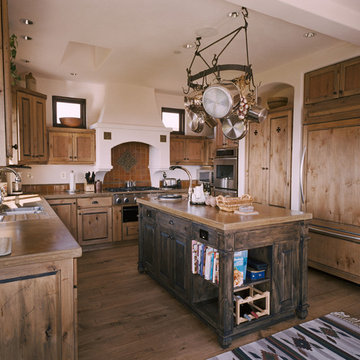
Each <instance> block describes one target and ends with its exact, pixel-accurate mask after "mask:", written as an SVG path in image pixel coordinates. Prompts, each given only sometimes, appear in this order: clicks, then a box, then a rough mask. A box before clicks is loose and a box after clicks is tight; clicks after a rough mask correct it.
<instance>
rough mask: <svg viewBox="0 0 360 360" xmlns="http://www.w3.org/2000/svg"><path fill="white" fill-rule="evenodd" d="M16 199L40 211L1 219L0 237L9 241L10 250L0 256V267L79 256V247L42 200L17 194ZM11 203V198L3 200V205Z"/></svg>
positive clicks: (38, 197) (41, 198)
mask: <svg viewBox="0 0 360 360" xmlns="http://www.w3.org/2000/svg"><path fill="white" fill-rule="evenodd" d="M19 200H20V203H21V202H22V201H26V202H29V203H30V204H33V205H40V206H41V207H42V208H43V211H42V212H41V213H39V214H26V215H16V216H5V217H4V218H3V219H2V221H1V222H0V234H1V235H0V236H1V237H9V238H11V241H12V251H11V254H9V255H5V256H0V268H5V267H8V266H16V265H24V264H30V263H37V262H42V261H56V260H62V259H67V258H76V257H80V256H81V253H82V251H81V247H80V246H79V244H78V243H77V242H76V240H75V239H74V238H73V236H72V235H71V234H70V232H69V230H68V229H67V228H66V227H65V225H64V224H63V223H62V221H61V220H60V219H59V218H58V217H57V215H56V214H55V212H54V211H53V209H52V208H51V206H50V205H49V204H48V203H47V201H45V200H44V198H43V197H41V196H39V195H20V196H19ZM12 202H14V197H8V198H5V201H4V203H5V204H10V205H11V204H12Z"/></svg>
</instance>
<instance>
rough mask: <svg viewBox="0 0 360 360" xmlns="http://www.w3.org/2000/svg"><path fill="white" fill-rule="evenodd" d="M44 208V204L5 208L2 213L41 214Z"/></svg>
mask: <svg viewBox="0 0 360 360" xmlns="http://www.w3.org/2000/svg"><path fill="white" fill-rule="evenodd" d="M43 211H44V209H43V207H42V206H21V207H17V208H12V209H10V208H9V209H3V210H2V211H1V212H0V215H6V216H9V215H25V214H39V213H41V212H43Z"/></svg>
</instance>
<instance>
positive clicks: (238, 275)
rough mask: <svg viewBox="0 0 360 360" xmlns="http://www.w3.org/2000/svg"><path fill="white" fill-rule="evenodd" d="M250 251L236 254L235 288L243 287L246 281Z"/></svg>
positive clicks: (236, 252)
mask: <svg viewBox="0 0 360 360" xmlns="http://www.w3.org/2000/svg"><path fill="white" fill-rule="evenodd" d="M247 258H248V251H247V250H242V251H235V252H234V287H238V286H241V285H242V284H243V283H244V281H245V279H246V265H247Z"/></svg>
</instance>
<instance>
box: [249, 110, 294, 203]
mask: <svg viewBox="0 0 360 360" xmlns="http://www.w3.org/2000/svg"><path fill="white" fill-rule="evenodd" d="M291 156H292V109H289V108H288V109H283V110H276V111H275V110H273V111H271V112H269V115H268V118H267V119H266V120H265V121H263V122H262V123H260V124H258V123H250V127H249V134H248V135H247V137H246V189H247V190H246V192H247V193H248V194H250V195H251V196H253V198H254V200H255V201H256V202H258V203H261V204H268V205H274V206H280V207H284V208H290V200H291V199H290V190H291V186H290V185H291Z"/></svg>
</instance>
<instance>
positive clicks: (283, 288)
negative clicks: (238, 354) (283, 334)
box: [138, 198, 311, 347]
mask: <svg viewBox="0 0 360 360" xmlns="http://www.w3.org/2000/svg"><path fill="white" fill-rule="evenodd" d="M138 202H139V203H140V237H139V262H138V270H139V271H140V272H144V271H146V272H147V273H148V274H149V275H150V276H152V277H153V278H154V279H155V280H157V281H158V282H159V283H160V284H161V285H162V286H164V287H165V288H166V289H167V290H168V291H169V292H170V293H172V294H173V295H175V296H176V297H177V298H179V299H180V300H181V301H183V302H185V303H186V304H187V305H188V306H189V307H190V309H191V310H192V311H194V312H195V313H196V314H197V315H198V316H199V317H200V318H201V319H202V320H203V321H204V322H205V323H206V324H208V325H209V326H210V327H211V328H213V329H215V331H216V333H217V335H218V338H219V342H220V344H221V345H222V346H224V347H227V346H228V345H230V344H231V341H232V339H233V338H234V337H236V336H241V335H244V334H246V333H248V332H250V331H255V330H259V329H262V328H264V327H266V326H270V325H272V324H274V323H276V322H278V321H281V320H283V319H288V318H289V317H291V316H294V315H295V313H296V314H297V315H298V316H299V317H301V318H305V317H306V315H307V307H308V304H307V263H306V259H307V242H308V227H307V220H309V219H310V218H311V215H310V214H303V213H300V212H298V213H296V212H291V211H290V210H286V209H280V208H276V207H270V206H265V205H256V208H255V209H256V210H258V211H259V214H260V215H259V216H260V218H257V219H258V220H259V221H256V223H254V222H253V220H254V219H250V218H247V219H244V217H241V216H240V215H238V216H237V215H235V214H228V213H225V212H222V211H220V210H217V209H215V208H211V207H201V208H199V207H197V206H196V205H188V204H187V203H184V202H177V203H176V204H175V203H172V204H164V203H163V202H161V201H158V200H154V199H146V198H142V199H139V200H138ZM192 240H196V241H197V242H200V243H203V244H204V245H206V246H211V247H213V248H214V249H217V250H218V251H219V255H220V260H219V283H218V284H214V283H212V282H210V281H208V280H205V279H204V278H203V277H201V276H200V275H198V274H193V273H192V270H191V269H192ZM241 250H248V253H249V257H251V258H253V259H257V260H260V261H262V262H265V263H267V265H268V268H267V271H266V279H265V280H264V281H261V282H260V283H258V284H256V287H257V288H258V289H259V290H261V291H268V292H269V293H270V314H269V315H266V316H264V317H261V318H259V319H257V320H256V321H251V322H244V323H241V324H240V325H236V323H235V318H234V291H235V288H234V285H233V283H234V252H235V251H241ZM253 285H254V284H253ZM254 286H255V285H254Z"/></svg>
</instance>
